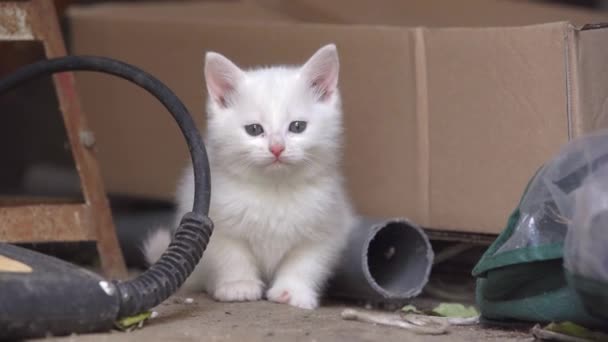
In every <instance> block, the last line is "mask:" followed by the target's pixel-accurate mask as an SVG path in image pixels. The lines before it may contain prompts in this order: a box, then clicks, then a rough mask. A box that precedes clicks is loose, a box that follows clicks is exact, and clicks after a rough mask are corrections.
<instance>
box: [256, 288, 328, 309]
mask: <svg viewBox="0 0 608 342" xmlns="http://www.w3.org/2000/svg"><path fill="white" fill-rule="evenodd" d="M266 298H268V300H270V301H273V302H277V303H282V304H289V305H291V306H295V307H298V308H301V309H308V310H312V309H316V308H317V307H319V296H318V295H317V292H316V291H314V290H312V289H310V288H307V287H305V286H301V285H300V286H289V285H284V286H282V285H281V284H277V285H274V286H273V287H271V288H270V290H268V292H266Z"/></svg>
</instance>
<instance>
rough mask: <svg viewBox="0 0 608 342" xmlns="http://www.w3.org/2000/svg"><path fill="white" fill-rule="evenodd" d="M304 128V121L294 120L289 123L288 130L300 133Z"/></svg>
mask: <svg viewBox="0 0 608 342" xmlns="http://www.w3.org/2000/svg"><path fill="white" fill-rule="evenodd" d="M305 129H306V121H294V122H292V123H290V124H289V131H290V132H293V133H302V132H304V130H305Z"/></svg>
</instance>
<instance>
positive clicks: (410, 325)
mask: <svg viewBox="0 0 608 342" xmlns="http://www.w3.org/2000/svg"><path fill="white" fill-rule="evenodd" d="M341 316H342V318H343V319H345V320H350V321H360V322H366V323H372V324H381V325H386V326H392V327H398V328H402V329H405V330H408V331H411V332H413V333H416V334H421V335H442V334H445V333H447V329H448V327H449V323H447V322H446V321H443V320H441V321H440V320H433V318H434V317H430V316H422V315H416V316H411V315H406V316H402V315H400V314H397V313H387V312H373V311H359V310H354V309H345V310H344V311H342V314H341ZM407 316H410V317H407Z"/></svg>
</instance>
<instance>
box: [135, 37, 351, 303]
mask: <svg viewBox="0 0 608 342" xmlns="http://www.w3.org/2000/svg"><path fill="white" fill-rule="evenodd" d="M338 69H339V66H338V55H337V52H336V48H335V46H334V45H327V46H325V47H323V48H321V49H320V50H319V51H317V53H316V54H315V55H314V56H313V57H311V58H310V59H309V61H308V62H307V63H306V64H305V65H303V66H301V67H288V66H274V67H270V68H259V69H254V70H249V71H243V70H241V69H239V68H238V67H237V66H236V65H234V64H233V63H232V62H230V61H229V60H228V59H226V58H225V57H223V56H221V55H219V54H217V53H212V52H211V53H208V54H207V56H206V64H205V78H206V81H207V89H208V91H209V95H210V96H209V101H208V107H207V111H208V126H207V127H208V128H207V139H206V141H207V148H208V153H209V159H210V165H211V180H212V187H211V192H212V196H211V209H210V214H209V216H210V218H211V219H212V220H213V221H214V224H215V231H214V233H213V236H212V238H211V241H210V243H209V246H208V248H207V250H206V252H205V254H204V257H203V259H202V262H201V263H200V264H199V265H198V267H197V269H196V270H195V271H194V273H193V274H192V276H191V277H190V278H189V279H188V281H187V284H186V285H188V286H190V287H194V288H197V287H198V288H199V289H200V288H202V289H204V290H206V291H207V292H208V293H209V294H211V295H212V296H213V297H214V298H216V299H217V300H220V301H253V300H259V299H261V298H262V297H263V296H264V295H265V297H266V298H267V299H269V300H271V301H275V302H281V303H288V304H290V305H293V306H296V307H300V308H306V309H313V308H316V307H317V306H318V305H319V297H320V295H321V293H322V290H323V287H324V285H325V284H326V281H327V278H328V276H329V275H330V273H331V272H332V270H333V267H334V266H335V265H336V262H337V260H338V258H339V255H340V252H341V251H342V249H343V248H344V247H345V244H346V239H347V236H348V231H349V229H350V228H351V227H352V226H353V220H354V217H353V213H352V209H351V205H350V203H349V200H348V198H347V195H346V192H345V190H344V186H343V179H342V175H341V172H340V170H339V164H340V159H341V158H340V157H341V147H342V111H341V103H340V95H339V93H338V90H337V83H338ZM296 120H298V121H306V122H307V128H306V130H305V131H304V132H302V133H299V134H296V133H292V132H289V131H288V127H289V124H290V122H292V121H296ZM252 123H257V124H261V125H262V126H263V128H264V132H265V133H264V134H262V135H260V136H256V137H253V136H250V135H248V134H247V133H246V131H245V129H244V126H245V125H248V124H252ZM275 143H279V144H282V145H284V146H285V150H284V152H283V154H282V155H281V158H282V163H279V164H273V161H274V159H275V157H274V156H273V155H272V153H271V152H270V151H269V146H270V144H275ZM192 191H193V182H192V172H191V168H188V169H187V170H186V172H185V175H184V176H183V178H182V180H181V182H180V184H179V186H178V189H177V202H178V213H177V214H178V215H177V216H178V218H180V217H181V216H182V215H183V214H184V213H185V212H187V211H189V210H191V208H192V195H193V193H192ZM167 237H168V234H167V232H166V231H165V232H163V231H159V232H157V233H156V234H154V235H153V236H151V237H150V238H149V239H148V241H147V242H146V244H145V247H144V248H145V252H146V256H147V259H148V261H149V262H154V261H156V260H157V259H158V257H159V256H160V253H161V252H162V250H164V249H165V248H166V246H167V245H168V242H169V241H168V238H167Z"/></svg>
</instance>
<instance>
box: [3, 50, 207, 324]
mask: <svg viewBox="0 0 608 342" xmlns="http://www.w3.org/2000/svg"><path fill="white" fill-rule="evenodd" d="M65 71H96V72H101V73H105V74H111V75H114V76H118V77H120V78H123V79H125V80H127V81H130V82H132V83H135V84H137V85H138V86H140V87H142V88H144V89H146V90H147V91H148V92H149V93H150V94H152V95H153V96H154V97H156V98H157V99H158V100H159V101H160V102H161V103H162V104H163V106H165V108H166V109H167V110H168V111H169V112H170V113H171V115H173V118H174V119H175V121H176V122H177V125H178V126H179V128H180V130H181V132H182V134H183V135H184V137H185V138H186V142H187V144H188V148H189V150H190V156H191V158H192V166H193V169H194V205H193V208H192V212H189V213H187V214H185V215H184V217H183V218H182V220H181V222H180V225H179V227H178V228H177V230H176V232H175V235H174V239H173V241H172V242H171V244H170V245H169V247H168V248H167V250H166V251H165V253H164V254H163V255H162V256H161V258H160V259H159V260H158V262H156V263H155V264H153V265H152V266H151V267H150V268H148V270H146V271H145V272H144V273H143V274H141V275H140V276H138V277H136V278H135V279H132V280H129V281H124V282H118V281H117V282H115V285H116V288H117V290H118V295H119V296H120V309H119V312H118V317H117V318H121V317H127V316H131V315H134V314H138V313H141V312H143V311H146V310H148V309H151V308H152V307H154V306H156V305H158V304H160V303H161V302H162V301H164V300H165V299H167V298H168V297H169V296H170V295H172V294H173V293H174V292H175V291H177V289H178V288H179V287H180V286H181V285H182V284H183V282H184V281H185V280H186V278H187V277H188V276H190V274H191V273H192V271H193V270H194V267H195V266H196V265H197V264H198V262H199V261H200V259H201V257H202V255H203V252H204V250H205V249H206V247H207V244H208V242H209V238H210V237H211V233H212V231H213V223H212V222H211V220H210V219H209V218H208V217H207V214H208V213H209V200H210V196H211V182H210V174H209V161H208V159H207V152H206V150H205V146H204V144H203V140H202V139H201V136H200V133H199V131H198V130H197V128H196V125H195V123H194V121H193V120H192V117H191V116H190V113H189V112H188V110H187V109H186V106H184V104H183V103H182V102H181V101H180V100H179V98H178V97H177V96H176V95H175V94H174V93H173V92H172V91H171V90H170V89H169V88H168V87H167V86H165V85H164V84H163V83H162V82H160V81H159V80H158V79H156V78H155V77H153V76H152V75H150V74H148V73H146V72H144V71H142V70H140V69H139V68H136V67H134V66H132V65H129V64H126V63H123V62H120V61H117V60H114V59H110V58H104V57H95V56H66V57H58V58H54V59H49V60H42V61H39V62H36V63H33V64H30V65H27V66H25V67H22V68H20V69H18V70H17V71H15V72H14V73H12V74H10V75H8V76H7V77H5V78H3V79H2V80H0V93H3V92H6V91H8V90H10V89H12V88H14V87H16V86H18V85H20V84H22V83H24V82H27V81H29V80H31V79H33V78H36V77H39V76H43V75H48V74H53V73H57V72H65Z"/></svg>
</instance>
